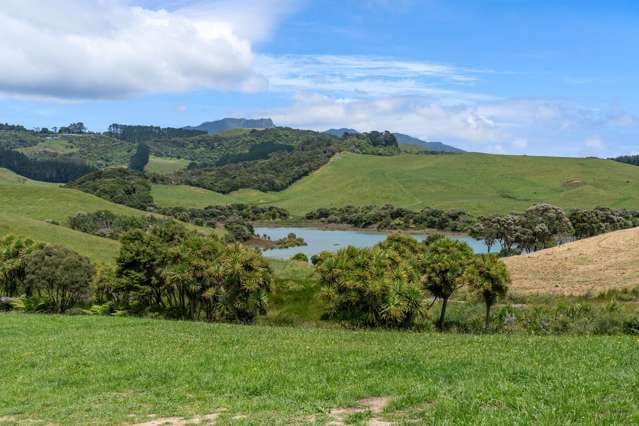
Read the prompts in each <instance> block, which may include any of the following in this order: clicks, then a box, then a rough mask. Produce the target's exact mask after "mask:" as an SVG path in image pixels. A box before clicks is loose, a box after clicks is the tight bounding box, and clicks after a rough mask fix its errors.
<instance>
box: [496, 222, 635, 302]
mask: <svg viewBox="0 0 639 426" xmlns="http://www.w3.org/2000/svg"><path fill="white" fill-rule="evenodd" d="M638 258H639V228H633V229H625V230H622V231H616V232H610V233H608V234H603V235H598V236H596V237H593V238H587V239H585V240H580V241H575V242H573V243H569V244H564V245H561V246H559V247H553V248H550V249H547V250H542V251H538V252H536V253H532V254H529V255H525V256H514V257H510V258H507V259H505V262H506V264H507V266H508V269H509V271H510V273H511V276H512V279H513V291H514V292H515V293H518V294H537V293H543V294H554V295H575V296H582V295H597V294H599V293H602V292H605V291H606V290H610V289H616V290H619V289H623V288H628V289H631V288H636V287H639V268H638V267H637V259H638Z"/></svg>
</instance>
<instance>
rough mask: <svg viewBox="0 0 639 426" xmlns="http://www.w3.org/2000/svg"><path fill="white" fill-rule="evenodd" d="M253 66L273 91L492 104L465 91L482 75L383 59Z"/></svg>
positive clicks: (312, 59) (266, 60) (296, 59)
mask: <svg viewBox="0 0 639 426" xmlns="http://www.w3.org/2000/svg"><path fill="white" fill-rule="evenodd" d="M256 65H257V67H258V68H259V70H260V72H261V73H263V74H264V75H265V76H266V77H267V78H268V81H269V87H270V90H272V91H276V92H296V91H314V92H321V93H324V94H331V95H335V94H339V95H341V96H356V97H362V96H398V95H423V96H437V97H440V98H446V99H447V100H448V101H449V102H452V103H455V102H470V101H476V100H487V99H496V98H495V97H494V96H488V95H485V94H481V93H473V92H472V91H469V90H468V87H469V85H472V83H473V82H475V81H476V80H477V78H478V77H477V76H478V75H479V74H481V73H484V72H486V71H480V70H473V69H465V68H457V67H452V66H448V65H443V64H437V63H431V62H420V61H403V60H398V59H393V58H385V57H371V56H348V55H283V56H267V55H259V56H258V57H257V59H256Z"/></svg>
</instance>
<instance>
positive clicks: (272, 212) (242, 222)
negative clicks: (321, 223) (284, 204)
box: [158, 204, 289, 241]
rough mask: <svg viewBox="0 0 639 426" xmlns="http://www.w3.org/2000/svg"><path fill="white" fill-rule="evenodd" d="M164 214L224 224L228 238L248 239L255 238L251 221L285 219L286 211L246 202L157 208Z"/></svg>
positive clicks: (204, 223) (202, 223)
mask: <svg viewBox="0 0 639 426" xmlns="http://www.w3.org/2000/svg"><path fill="white" fill-rule="evenodd" d="M158 212H159V213H161V214H163V215H165V216H171V217H174V218H176V219H178V220H180V221H182V222H186V223H192V224H194V225H198V226H209V227H212V228H216V227H219V226H222V225H223V226H224V228H225V229H226V231H227V232H228V238H229V239H231V240H232V241H248V240H251V239H254V238H257V237H258V235H256V234H255V228H253V225H251V222H252V221H272V220H285V219H288V218H289V213H288V211H286V210H284V209H282V208H280V207H274V206H268V207H262V206H252V205H248V204H230V205H226V206H221V205H220V206H208V207H205V208H203V209H189V208H184V207H167V208H162V209H159V210H158Z"/></svg>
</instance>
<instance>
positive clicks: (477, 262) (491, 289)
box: [466, 254, 510, 329]
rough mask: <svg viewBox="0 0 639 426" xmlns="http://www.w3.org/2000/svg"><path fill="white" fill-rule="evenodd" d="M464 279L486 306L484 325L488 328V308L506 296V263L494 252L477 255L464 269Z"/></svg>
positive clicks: (508, 275) (507, 279)
mask: <svg viewBox="0 0 639 426" xmlns="http://www.w3.org/2000/svg"><path fill="white" fill-rule="evenodd" d="M466 280H467V282H468V284H469V286H470V288H471V290H472V291H473V292H474V293H475V294H476V295H477V296H478V297H479V298H480V299H481V300H482V301H483V302H484V305H485V306H486V316H485V318H484V326H485V328H486V329H488V327H489V325H490V309H491V308H492V306H493V305H494V304H495V303H496V302H497V300H498V299H500V298H503V297H504V296H506V293H507V292H508V287H509V286H510V274H509V273H508V269H507V268H506V264H505V263H504V262H502V261H501V260H500V259H499V258H498V257H497V256H495V255H494V254H482V255H478V256H476V257H475V259H473V261H472V262H471V264H470V266H469V267H468V270H467V271H466Z"/></svg>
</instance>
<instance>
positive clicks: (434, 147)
mask: <svg viewBox="0 0 639 426" xmlns="http://www.w3.org/2000/svg"><path fill="white" fill-rule="evenodd" d="M324 133H326V134H329V135H332V136H336V137H338V138H341V137H342V136H344V134H346V133H359V132H358V131H357V130H355V129H350V128H341V129H328V130H327V131H325V132H324ZM393 135H395V139H397V143H399V144H400V145H418V146H421V147H423V148H424V149H427V150H428V151H433V152H451V153H453V152H457V153H459V152H464V151H463V150H461V149H459V148H455V147H454V146H450V145H446V144H444V143H442V142H426V141H423V140H421V139H417V138H415V137H413V136H409V135H405V134H403V133H393Z"/></svg>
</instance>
